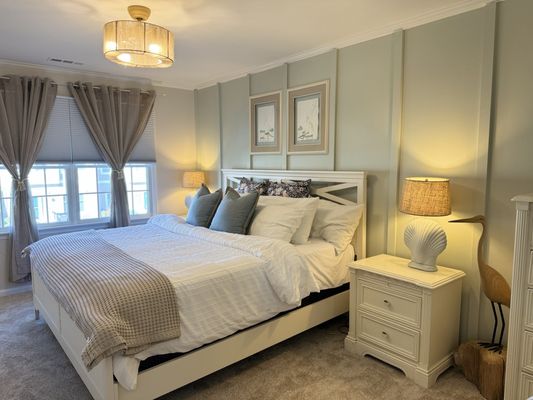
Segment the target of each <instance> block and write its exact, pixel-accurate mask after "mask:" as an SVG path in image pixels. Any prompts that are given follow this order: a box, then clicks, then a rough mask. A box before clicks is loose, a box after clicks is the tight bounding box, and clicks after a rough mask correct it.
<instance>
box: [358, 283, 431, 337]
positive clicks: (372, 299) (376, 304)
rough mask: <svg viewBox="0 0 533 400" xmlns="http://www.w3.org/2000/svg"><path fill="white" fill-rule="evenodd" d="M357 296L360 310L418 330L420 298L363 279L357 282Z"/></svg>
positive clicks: (420, 308) (420, 311)
mask: <svg viewBox="0 0 533 400" xmlns="http://www.w3.org/2000/svg"><path fill="white" fill-rule="evenodd" d="M357 294H358V299H357V303H358V305H359V307H360V308H361V309H362V310H364V311H367V312H369V313H372V312H377V313H380V314H382V315H383V316H384V317H389V318H393V319H396V320H397V321H398V322H401V323H405V324H408V325H411V326H412V327H415V328H420V315H421V313H422V298H421V297H418V296H413V295H412V294H409V293H408V292H406V291H398V290H393V289H391V288H390V286H387V285H384V284H378V283H375V282H371V281H367V280H363V279H361V280H359V281H357Z"/></svg>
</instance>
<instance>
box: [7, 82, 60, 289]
mask: <svg viewBox="0 0 533 400" xmlns="http://www.w3.org/2000/svg"><path fill="white" fill-rule="evenodd" d="M8 78H9V79H4V78H3V79H0V161H2V163H3V164H4V165H5V167H6V168H7V170H8V171H9V173H10V174H11V176H12V177H13V214H12V218H11V222H12V228H11V236H12V252H11V269H10V279H11V280H12V281H14V282H16V281H20V280H23V279H26V278H28V277H29V274H30V263H29V260H28V259H27V258H22V254H21V253H22V250H23V249H24V248H25V247H26V246H28V245H29V244H31V243H33V242H35V241H37V240H39V233H38V231H37V226H36V223H35V218H34V215H33V214H34V211H33V205H32V202H31V193H30V190H29V186H28V184H27V180H28V174H29V173H30V170H31V167H32V166H33V163H34V162H35V159H36V158H37V154H38V153H39V150H40V149H41V146H42V143H43V138H44V130H45V128H46V125H47V123H48V119H49V117H50V112H51V111H52V107H53V106H54V101H55V98H56V94H57V86H56V85H55V84H53V83H52V81H51V80H49V79H41V78H36V77H33V78H31V77H21V76H14V75H10V76H9V77H8Z"/></svg>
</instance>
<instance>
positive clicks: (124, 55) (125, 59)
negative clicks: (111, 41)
mask: <svg viewBox="0 0 533 400" xmlns="http://www.w3.org/2000/svg"><path fill="white" fill-rule="evenodd" d="M117 58H118V59H119V60H120V61H122V62H125V63H129V62H131V54H129V53H121V54H119V55H118V56H117Z"/></svg>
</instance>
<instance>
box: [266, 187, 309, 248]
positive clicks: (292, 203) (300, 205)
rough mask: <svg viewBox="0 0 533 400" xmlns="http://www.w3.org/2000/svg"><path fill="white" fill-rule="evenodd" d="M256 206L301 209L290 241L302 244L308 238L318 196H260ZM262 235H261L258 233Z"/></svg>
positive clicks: (290, 210) (290, 209) (289, 209)
mask: <svg viewBox="0 0 533 400" xmlns="http://www.w3.org/2000/svg"><path fill="white" fill-rule="evenodd" d="M257 205H258V206H283V207H285V208H286V209H287V210H288V211H289V212H292V211H294V210H302V211H303V218H302V219H301V223H300V226H298V227H297V229H296V231H295V232H294V234H293V236H292V238H291V239H290V241H291V242H292V243H294V244H304V243H307V241H308V240H309V235H310V234H311V226H312V225H313V220H314V219H315V213H316V210H317V208H318V197H308V198H302V199H297V198H291V197H281V196H260V197H259V202H258V203H257ZM259 236H262V235H259Z"/></svg>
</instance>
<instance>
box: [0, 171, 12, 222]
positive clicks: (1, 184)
mask: <svg viewBox="0 0 533 400" xmlns="http://www.w3.org/2000/svg"><path fill="white" fill-rule="evenodd" d="M11 193H12V179H11V174H10V173H9V172H7V170H6V169H5V168H3V167H2V168H1V169H0V217H1V219H2V221H1V225H0V228H1V229H5V228H7V227H9V226H11V210H12V205H11V204H12V203H11V200H12V196H11Z"/></svg>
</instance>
